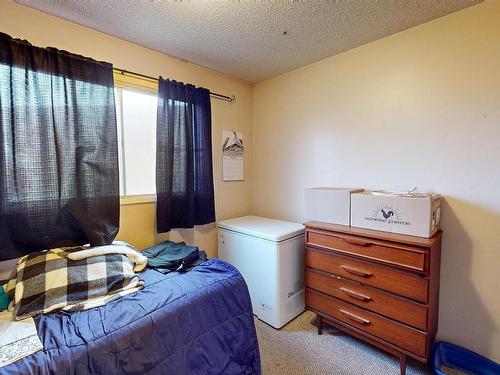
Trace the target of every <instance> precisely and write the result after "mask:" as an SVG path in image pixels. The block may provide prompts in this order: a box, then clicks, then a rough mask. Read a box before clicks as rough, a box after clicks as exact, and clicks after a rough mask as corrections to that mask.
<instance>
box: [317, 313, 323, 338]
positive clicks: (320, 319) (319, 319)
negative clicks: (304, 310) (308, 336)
mask: <svg viewBox="0 0 500 375" xmlns="http://www.w3.org/2000/svg"><path fill="white" fill-rule="evenodd" d="M316 316H317V317H318V335H321V334H322V333H323V318H322V317H321V316H319V315H316Z"/></svg>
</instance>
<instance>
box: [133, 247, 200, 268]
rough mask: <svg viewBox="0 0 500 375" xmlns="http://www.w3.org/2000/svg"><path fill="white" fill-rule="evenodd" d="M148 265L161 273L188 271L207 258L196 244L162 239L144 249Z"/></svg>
mask: <svg viewBox="0 0 500 375" xmlns="http://www.w3.org/2000/svg"><path fill="white" fill-rule="evenodd" d="M142 254H143V255H144V256H146V257H147V259H148V267H149V268H154V269H155V270H156V271H158V272H161V273H169V272H173V271H181V272H185V271H189V270H190V269H192V268H193V267H195V266H197V265H199V264H201V263H203V262H204V261H205V260H207V254H206V253H205V252H204V251H203V250H199V249H198V248H197V247H196V246H188V245H186V244H185V243H184V242H172V241H163V242H160V243H157V244H156V245H153V246H151V247H148V248H147V249H144V251H143V252H142Z"/></svg>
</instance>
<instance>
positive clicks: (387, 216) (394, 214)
mask: <svg viewBox="0 0 500 375" xmlns="http://www.w3.org/2000/svg"><path fill="white" fill-rule="evenodd" d="M365 220H367V221H377V222H380V223H387V224H397V225H408V226H410V225H411V223H410V222H408V221H406V220H404V219H403V218H402V215H401V213H400V212H399V210H398V209H397V208H394V207H392V206H389V205H387V204H386V205H382V206H378V207H376V208H375V209H374V210H373V211H372V215H371V216H367V217H365Z"/></svg>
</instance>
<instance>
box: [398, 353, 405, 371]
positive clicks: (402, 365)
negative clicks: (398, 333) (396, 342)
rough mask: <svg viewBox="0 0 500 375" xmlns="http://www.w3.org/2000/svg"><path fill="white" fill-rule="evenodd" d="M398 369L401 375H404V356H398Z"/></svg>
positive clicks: (401, 354)
mask: <svg viewBox="0 0 500 375" xmlns="http://www.w3.org/2000/svg"><path fill="white" fill-rule="evenodd" d="M399 368H400V369H401V375H405V374H406V354H403V353H400V354H399Z"/></svg>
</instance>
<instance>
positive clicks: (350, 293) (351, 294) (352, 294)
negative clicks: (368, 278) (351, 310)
mask: <svg viewBox="0 0 500 375" xmlns="http://www.w3.org/2000/svg"><path fill="white" fill-rule="evenodd" d="M340 290H341V291H343V292H344V293H345V294H347V295H348V296H349V297H352V298H356V299H359V300H360V301H370V300H371V299H372V297H370V296H367V295H364V294H361V293H358V292H355V291H353V290H350V289H347V288H344V287H343V286H342V287H340Z"/></svg>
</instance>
